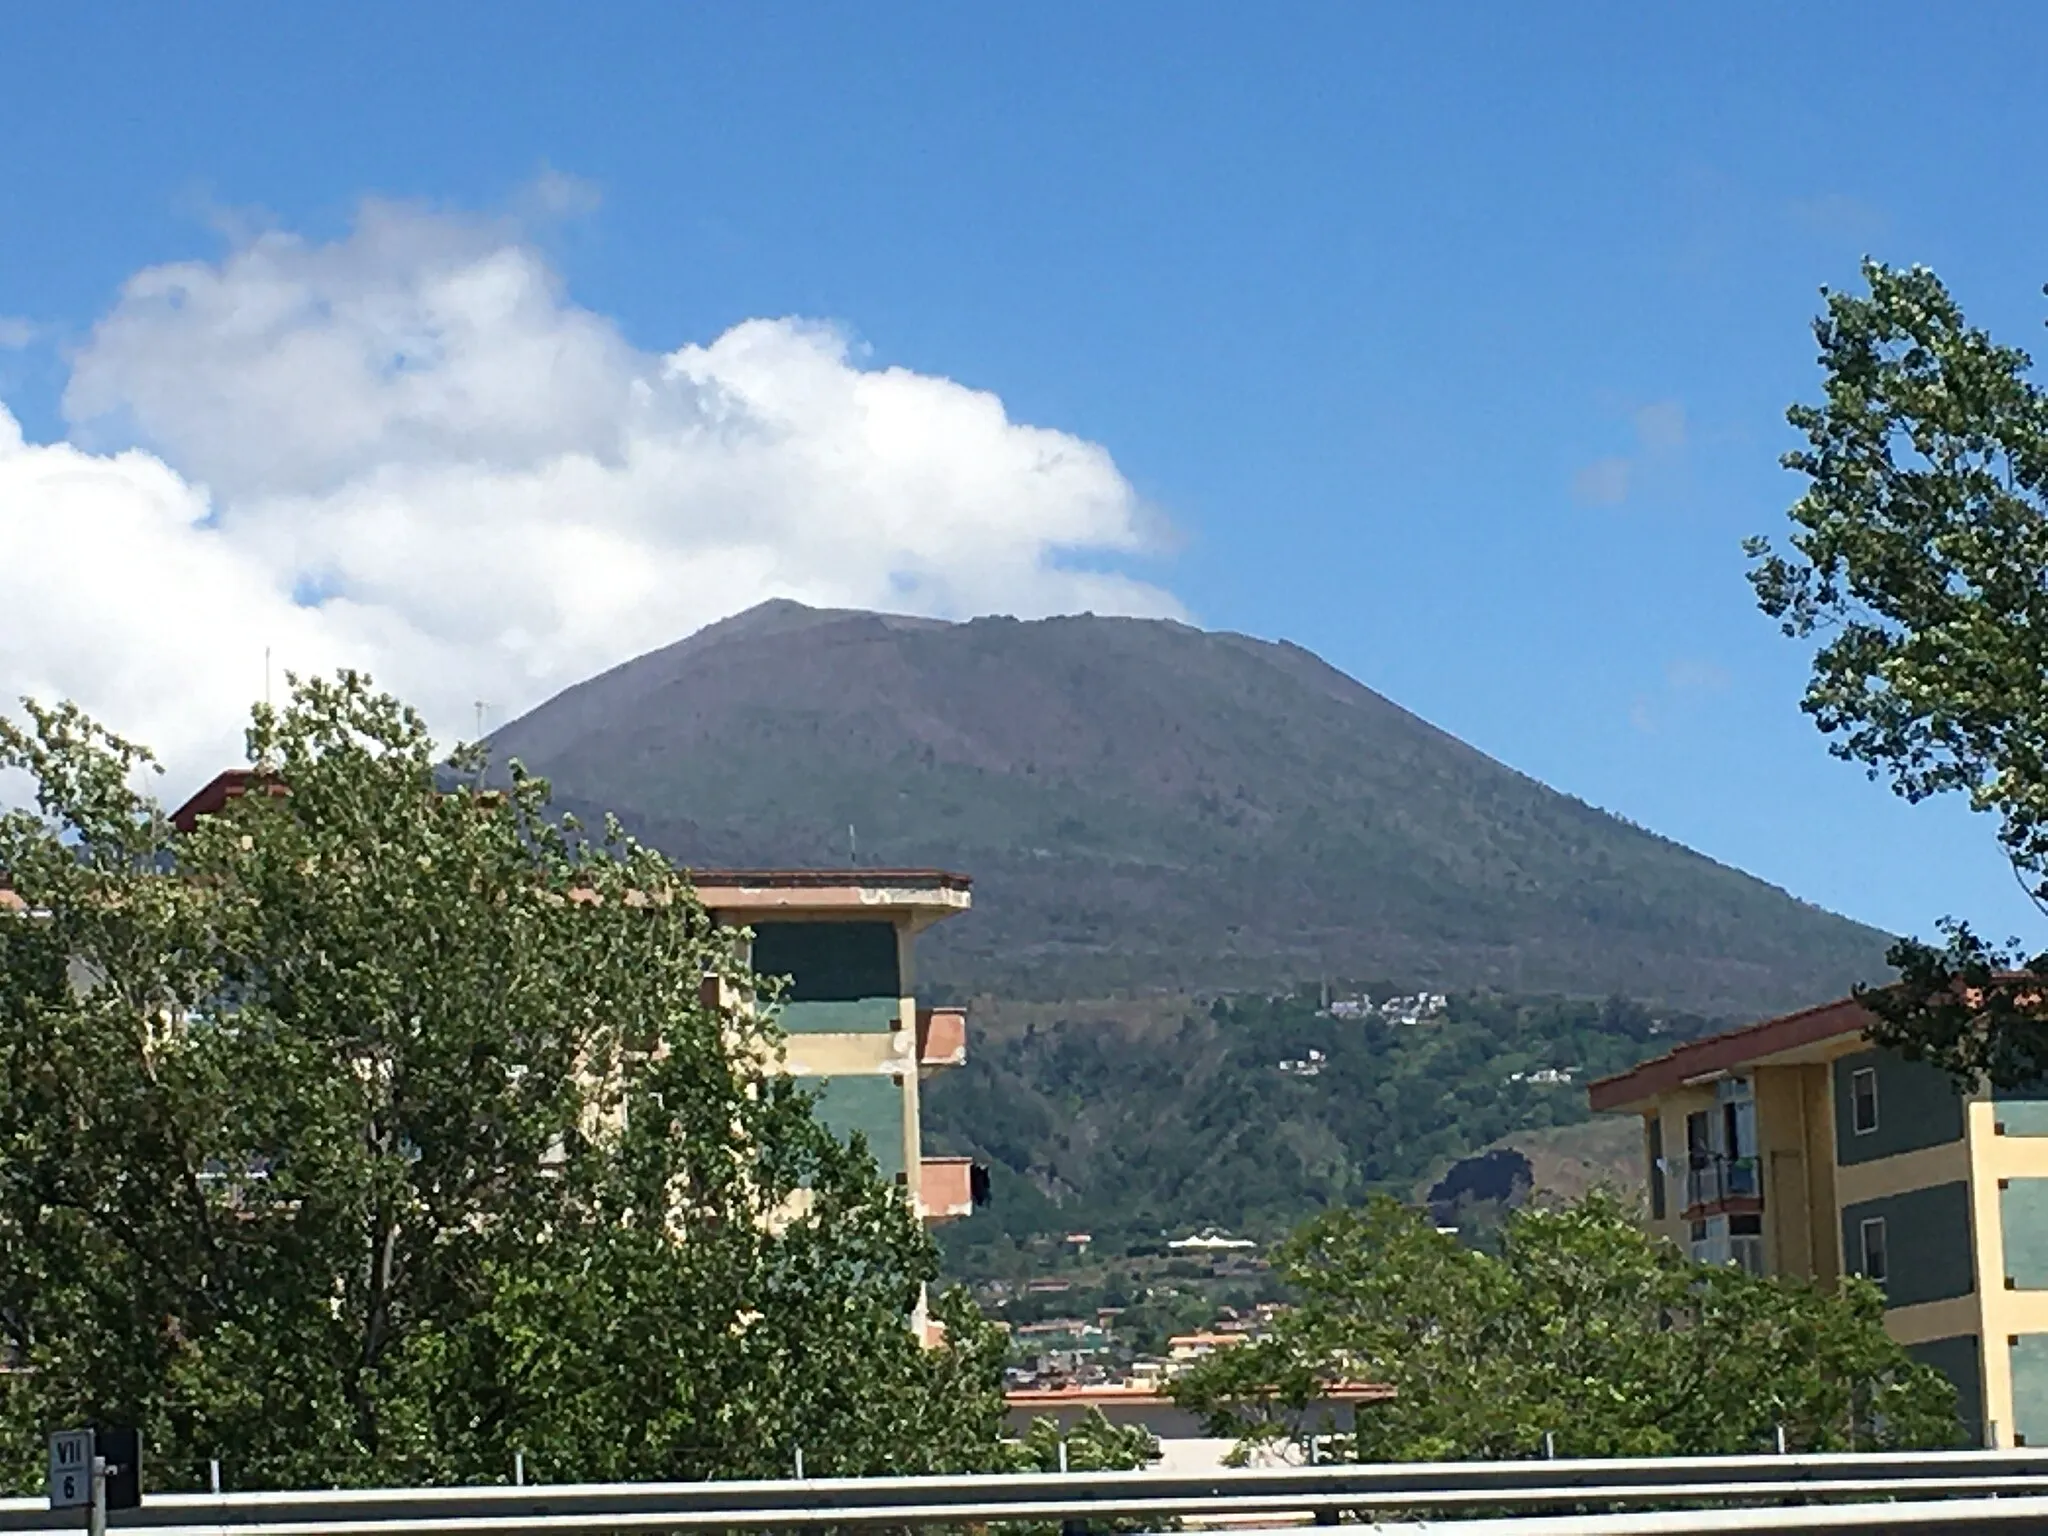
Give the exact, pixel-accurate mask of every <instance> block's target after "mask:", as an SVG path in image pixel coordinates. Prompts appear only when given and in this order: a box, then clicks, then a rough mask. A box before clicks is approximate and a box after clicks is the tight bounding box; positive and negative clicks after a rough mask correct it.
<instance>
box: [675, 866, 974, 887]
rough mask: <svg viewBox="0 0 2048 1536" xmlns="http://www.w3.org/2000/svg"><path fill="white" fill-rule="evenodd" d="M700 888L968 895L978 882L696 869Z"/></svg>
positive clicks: (910, 875) (896, 874) (866, 872)
mask: <svg viewBox="0 0 2048 1536" xmlns="http://www.w3.org/2000/svg"><path fill="white" fill-rule="evenodd" d="M689 876H690V881H691V883H692V884H693V885H697V886H700V887H701V886H707V885H711V886H739V887H743V888H753V889H759V890H774V891H808V890H817V889H834V890H836V889H838V888H840V887H842V886H849V885H899V886H900V885H912V886H937V887H938V888H939V889H941V890H949V891H964V890H967V889H968V888H969V887H971V886H972V885H973V884H974V882H973V880H971V879H970V878H969V877H967V876H966V875H961V874H955V873H953V872H952V871H951V870H945V869H692V870H690V871H689Z"/></svg>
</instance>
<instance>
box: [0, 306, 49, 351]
mask: <svg viewBox="0 0 2048 1536" xmlns="http://www.w3.org/2000/svg"><path fill="white" fill-rule="evenodd" d="M40 334H41V332H40V331H39V329H38V328H37V326H36V323H35V322H34V321H33V320H24V319H22V318H21V317H20V316H19V315H0V352H19V351H20V350H21V349H22V348H23V347H28V346H33V345H34V344H35V340H36V337H37V336H38V335H40Z"/></svg>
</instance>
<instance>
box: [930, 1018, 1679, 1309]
mask: <svg viewBox="0 0 2048 1536" xmlns="http://www.w3.org/2000/svg"><path fill="white" fill-rule="evenodd" d="M1385 996H1386V994H1385V993H1384V992H1382V993H1380V994H1378V995H1377V996H1376V998H1375V1005H1374V1008H1373V1010H1372V1011H1371V1012H1369V1013H1364V1014H1363V1015H1362V1016H1357V1015H1356V1014H1354V1016H1346V1015H1347V1014H1353V1012H1354V1009H1356V1007H1357V1005H1356V1004H1351V1005H1348V1006H1347V1003H1346V1001H1345V1000H1344V999H1342V998H1339V999H1335V1000H1333V1001H1334V1002H1335V1007H1334V1009H1333V1008H1326V1007H1324V1006H1323V1003H1322V999H1321V998H1320V997H1319V996H1317V995H1313V994H1306V995H1291V996H1282V997H1277V998H1255V999H1240V1000H1235V1001H1219V1002H1216V1003H1214V1004H1212V1005H1209V1006H1207V1007H1206V1008H1201V1007H1195V1006H1193V1005H1190V1007H1189V1008H1188V1010H1187V1011H1185V1012H1184V1013H1183V1014H1182V1015H1181V1016H1180V1017H1178V1018H1177V1019H1176V1018H1174V1017H1172V1016H1171V1015H1170V1014H1162V1013H1160V1012H1159V1011H1157V1010H1154V1011H1151V1012H1150V1013H1149V1014H1147V1015H1145V1016H1142V1017H1141V1016H1139V1015H1137V1014H1135V1013H1134V1014H1133V1015H1132V1016H1131V1017H1132V1019H1133V1022H1131V1023H1128V1024H1125V1023H1120V1022H1117V1021H1115V1020H1112V1019H1106V1018H1104V1017H1101V1016H1099V1015H1096V1016H1091V1017H1083V1018H1072V1019H1066V1020H1061V1019H1059V1018H1058V1017H1057V1015H1051V1016H1048V1017H1046V1018H1044V1019H1043V1020H1034V1021H1032V1022H1031V1023H1028V1024H1026V1025H1024V1026H1023V1027H1022V1028H1018V1029H1012V1030H1006V1031H999V1032H996V1033H995V1034H994V1035H993V1037H991V1036H990V1034H989V1032H987V1031H984V1032H981V1033H978V1034H977V1036H976V1038H975V1040H974V1043H973V1047H972V1049H971V1051H970V1054H969V1060H968V1064H967V1066H965V1067H964V1068H962V1069H960V1070H958V1071H955V1072H950V1073H946V1074H943V1075H941V1076H940V1077H937V1078H935V1079H933V1081H932V1082H931V1083H930V1084H929V1085H928V1088H927V1091H926V1098H925V1116H926V1126H927V1133H928V1137H929V1139H930V1140H931V1141H932V1142H933V1143H934V1145H935V1146H936V1147H937V1148H939V1149H941V1150H944V1151H948V1152H955V1153H966V1154H971V1155H974V1156H976V1157H979V1158H982V1159H984V1160H985V1161H987V1162H988V1163H989V1165H990V1166H991V1169H992V1171H993V1174H994V1179H993V1183H994V1190H995V1200H994V1203H993V1205H992V1206H991V1208H990V1209H988V1210H986V1211H984V1212H982V1213H980V1214H979V1215H977V1216H975V1217H974V1218H973V1219H972V1220H971V1221H967V1222H963V1223H959V1224H957V1225H955V1226H953V1227H950V1228H947V1229H945V1241H946V1244H947V1248H948V1251H949V1253H950V1254H951V1255H952V1257H953V1259H954V1261H955V1262H956V1263H957V1264H958V1265H959V1266H960V1267H961V1268H962V1270H963V1271H964V1272H967V1273H974V1274H982V1273H999V1272H1003V1271H1004V1270H1006V1269H1007V1268H1010V1267H1013V1260H1021V1259H1022V1258H1023V1257H1024V1256H1025V1255H1026V1254H1027V1253H1028V1252H1029V1251H1030V1250H1032V1249H1033V1247H1034V1245H1037V1246H1038V1247H1040V1248H1042V1247H1043V1242H1042V1240H1043V1239H1046V1238H1048V1237H1052V1238H1057V1237H1058V1236H1061V1235H1063V1234H1065V1233H1067V1232H1069V1231H1075V1230H1081V1231H1087V1232H1089V1233H1091V1235H1092V1236H1093V1238H1094V1239H1095V1246H1096V1248H1097V1250H1098V1251H1114V1250H1116V1249H1118V1248H1125V1249H1128V1248H1130V1247H1132V1246H1134V1245H1135V1246H1137V1247H1140V1248H1143V1247H1146V1246H1156V1245H1157V1243H1158V1242H1159V1241H1160V1240H1161V1238H1162V1237H1165V1236H1167V1235H1182V1234H1186V1233H1190V1232H1193V1231H1196V1230H1199V1229H1200V1228H1203V1227H1205V1226H1210V1225H1214V1226H1218V1227H1223V1228H1227V1229H1229V1230H1231V1231H1234V1232H1240V1233H1244V1234H1247V1235H1251V1236H1255V1237H1270V1236H1274V1235H1277V1234H1279V1233H1280V1232H1282V1231H1283V1230H1285V1229H1286V1228H1288V1227H1289V1226H1291V1225H1293V1224H1294V1223H1295V1222H1296V1221H1298V1220H1299V1219H1300V1218H1301V1217H1303V1216H1304V1215H1307V1214H1309V1213H1311V1212H1314V1211H1317V1210H1320V1209H1323V1208H1324V1207H1326V1206H1329V1205H1334V1204H1342V1203H1354V1202H1356V1201H1358V1200H1360V1199H1362V1198H1363V1197H1364V1196H1366V1195H1367V1194H1370V1193H1373V1192H1375V1191H1387V1192H1392V1193H1396V1194H1399V1195H1401V1196H1402V1197H1404V1198H1407V1197H1411V1196H1413V1195H1415V1194H1416V1193H1418V1191H1419V1186H1426V1185H1427V1183H1428V1182H1429V1180H1430V1179H1432V1178H1433V1177H1435V1176H1436V1175H1438V1174H1440V1173H1442V1172H1443V1171H1444V1170H1445V1169H1446V1168H1447V1167H1448V1166H1449V1165H1450V1164H1451V1163H1452V1162H1453V1161H1454V1160H1456V1159H1459V1158H1462V1157H1465V1156H1467V1155H1469V1154H1472V1153H1475V1152H1477V1151H1479V1150H1480V1149H1482V1148H1484V1147H1486V1146H1488V1145H1489V1144H1491V1143H1494V1142H1496V1141H1498V1140H1500V1139H1501V1138H1503V1137H1508V1136H1511V1135H1513V1134H1514V1133H1517V1132H1529V1131H1540V1130H1543V1129H1545V1128H1548V1127H1558V1126H1571V1125H1576V1124H1579V1123H1581V1122H1583V1121H1585V1120H1586V1119H1587V1109H1586V1091H1585V1085H1586V1083H1587V1081H1588V1080H1589V1079H1591V1078H1593V1077H1597V1076H1600V1075H1603V1074H1605V1073H1608V1072H1613V1071H1618V1070H1621V1069H1622V1068H1625V1067H1627V1066H1630V1065H1632V1064H1633V1063H1635V1062H1636V1061H1639V1060H1640V1059H1642V1058H1643V1057H1644V1056H1647V1055H1652V1054H1655V1053H1656V1052H1658V1051H1661V1050H1665V1049H1668V1048H1669V1047H1670V1046H1671V1045H1673V1044H1676V1043H1677V1042H1678V1041H1679V1040H1681V1039H1684V1038H1688V1037H1690V1036H1691V1035H1693V1034H1696V1033H1698V1032H1700V1031H1702V1030H1704V1029H1706V1028H1708V1027H1710V1022H1709V1021H1708V1020H1705V1019H1702V1018H1698V1017H1694V1016H1691V1015H1682V1014H1672V1013H1653V1012H1651V1011H1650V1010H1648V1009H1646V1008H1643V1007H1641V1006H1639V1005H1637V1004H1633V1003H1627V1002H1621V1001H1610V1002H1605V1003H1600V1002H1585V1001H1574V1000H1568V999H1561V998H1535V999H1531V998H1519V999H1518V998H1511V997H1504V996H1500V995H1496V994H1487V993H1466V994H1454V995H1452V996H1450V997H1448V998H1446V999H1444V1000H1443V1006H1442V1011H1441V1012H1435V1013H1432V1012H1431V1011H1429V1009H1428V1008H1427V1006H1422V1007H1418V1006H1417V1005H1416V1003H1415V1002H1414V1001H1413V1000H1411V1001H1410V1002H1408V1003H1407V1004H1405V1005H1402V1004H1398V1003H1397V1004H1396V1005H1395V1007H1394V1008H1393V1010H1392V1011H1391V1014H1389V1013H1387V1012H1382V1011H1380V1004H1381V1003H1382V1002H1383V1000H1384V998H1385ZM1410 1015H1412V1017H1410ZM1617 1171H1618V1172H1620V1173H1623V1174H1625V1175H1626V1176H1630V1177H1632V1176H1634V1174H1635V1173H1636V1171H1637V1170H1636V1169H1635V1168H1634V1166H1633V1163H1632V1161H1631V1162H1629V1163H1626V1164H1624V1165H1623V1166H1622V1168H1621V1169H1620V1170H1617ZM1025 1267H1028V1266H1025ZM1018 1272H1022V1269H1021V1268H1019V1270H1018Z"/></svg>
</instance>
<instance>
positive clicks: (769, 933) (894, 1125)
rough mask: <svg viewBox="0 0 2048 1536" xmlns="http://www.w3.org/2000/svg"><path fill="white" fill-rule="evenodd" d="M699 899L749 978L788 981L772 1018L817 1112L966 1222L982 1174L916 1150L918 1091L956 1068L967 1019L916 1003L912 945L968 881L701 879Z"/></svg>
mask: <svg viewBox="0 0 2048 1536" xmlns="http://www.w3.org/2000/svg"><path fill="white" fill-rule="evenodd" d="M692 879H693V880H694V881H695V883H696V887H697V897H698V899H699V900H700V901H702V902H703V903H704V905H705V907H706V908H707V909H708V910H709V911H710V912H711V914H712V916H713V917H715V918H716V919H717V920H718V921H719V922H721V923H725V924H729V925H731V926H733V927H744V928H747V929H750V930H751V931H752V933H753V941H752V964H753V969H754V973H755V974H756V975H758V976H765V977H786V978H788V981H787V985H786V987H785V989H784V991H783V993H782V996H781V998H780V999H779V1000H778V1004H777V1012H776V1022H777V1023H778V1024H779V1025H780V1026H781V1028H782V1030H783V1031H784V1033H785V1035H786V1036H787V1041H786V1046H785V1051H784V1057H783V1067H784V1069H785V1070H786V1071H788V1072H791V1073H794V1074H795V1075H797V1076H799V1077H802V1078H805V1079H808V1080H811V1081H812V1082H814V1083H815V1085H816V1088H817V1093H818V1102H817V1109H816V1114H817V1116H818V1119H819V1120H820V1121H822V1122H823V1123H824V1124H825V1125H826V1126H827V1127H828V1128H830V1129H832V1130H834V1131H836V1132H838V1133H839V1134H841V1135H845V1136H850V1135H852V1134H853V1133H854V1132H859V1133H860V1135H861V1136H862V1137H863V1138H864V1139H865V1140H866V1142H867V1145H868V1149H869V1150H870V1151H871V1152H872V1153H873V1154H874V1156H875V1159H876V1161H877V1162H878V1163H879V1164H880V1165H881V1170H882V1173H883V1174H884V1175H885V1176H886V1177H889V1178H893V1179H894V1180H895V1181H896V1182H897V1184H898V1185H899V1186H901V1187H902V1188H903V1189H904V1191H905V1192H906V1194H907V1195H908V1197H909V1198H910V1200H911V1202H912V1203H913V1204H914V1205H915V1206H916V1208H917V1211H918V1213H919V1214H920V1215H921V1216H922V1217H923V1218H924V1219H925V1220H926V1221H928V1222H939V1221H948V1220H951V1219H953V1218H954V1217H958V1216H965V1215H968V1214H970V1213H971V1212H972V1211H973V1210H974V1208H975V1206H976V1205H978V1204H981V1203H982V1202H983V1201H985V1200H986V1199H987V1173H986V1171H985V1170H984V1169H981V1168H978V1167H976V1166H975V1165H974V1164H973V1163H972V1162H971V1161H970V1160H969V1159H967V1158H964V1157H930V1156H927V1155H926V1154H925V1151H924V1132H923V1117H922V1115H921V1114H920V1112H919V1103H920V1093H919V1086H920V1084H921V1083H922V1082H923V1081H924V1080H925V1079H927V1078H929V1077H930V1076H931V1074H932V1073H933V1072H935V1071H940V1070H943V1069H944V1068H947V1067H953V1066H958V1065H960V1064H961V1063H962V1062H964V1061H965V1060H966V1059H967V1015H966V1013H965V1012H964V1011H963V1010H961V1009H958V1008H925V1007H920V1006H919V1005H918V1001H917V993H916V976H917V971H916V944H917V937H918V935H919V934H921V933H922V932H924V931H925V930H926V929H927V928H929V927H931V926H932V924H934V923H937V922H940V921H942V920H943V919H945V918H948V917H952V916H954V915H955V914H957V913H960V912H964V911H966V910H967V909H968V905H969V902H970V900H971V896H970V888H969V882H968V880H967V877H966V876H964V875H954V874H947V873H945V872H944V871H942V870H932V869H909V870H902V869H899V870H887V869H851V870H793V869H779V870H777V869H768V870H707V871H701V872H697V873H694V874H693V875H692Z"/></svg>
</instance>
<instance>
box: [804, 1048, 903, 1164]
mask: <svg viewBox="0 0 2048 1536" xmlns="http://www.w3.org/2000/svg"><path fill="white" fill-rule="evenodd" d="M804 1086H805V1087H806V1088H809V1089H811V1090H812V1091H813V1092H814V1093H815V1094H816V1095H817V1100H816V1103H815V1104H814V1105H813V1107H812V1110H811V1113H812V1114H814V1115H816V1116H817V1118H818V1123H819V1124H820V1125H822V1126H824V1127H825V1128H826V1129H827V1130H829V1131H831V1132H832V1134H833V1135H835V1136H837V1137H839V1138H840V1140H842V1141H851V1140H852V1139H853V1137H854V1135H855V1133H856V1132H858V1133H859V1134H860V1135H861V1136H864V1137H865V1138H866V1139H867V1144H868V1153H869V1155H870V1156H872V1157H873V1158H874V1160H875V1163H876V1165H877V1166H878V1167H880V1169H881V1170H882V1177H883V1178H885V1179H893V1178H895V1177H896V1176H897V1175H899V1174H901V1173H902V1172H903V1171H904V1168H903V1114H904V1092H903V1084H902V1083H900V1082H898V1081H897V1080H896V1079H895V1078H893V1077H888V1076H884V1075H882V1074H881V1073H863V1074H861V1075H859V1076H847V1077H820V1078H808V1079H806V1080H805V1082H804Z"/></svg>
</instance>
